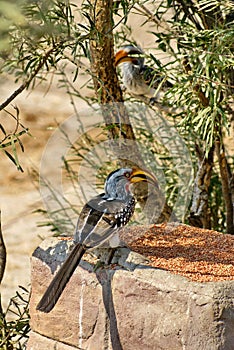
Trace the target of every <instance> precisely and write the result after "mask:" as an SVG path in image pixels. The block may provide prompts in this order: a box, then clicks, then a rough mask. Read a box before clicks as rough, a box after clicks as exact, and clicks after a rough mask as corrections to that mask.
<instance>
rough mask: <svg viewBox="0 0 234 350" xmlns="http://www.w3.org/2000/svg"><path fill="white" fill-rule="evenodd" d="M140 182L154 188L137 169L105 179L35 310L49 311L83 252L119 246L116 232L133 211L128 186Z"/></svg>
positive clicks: (149, 178)
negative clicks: (65, 257)
mask: <svg viewBox="0 0 234 350" xmlns="http://www.w3.org/2000/svg"><path fill="white" fill-rule="evenodd" d="M140 181H146V182H148V183H151V184H153V185H154V186H158V183H157V180H156V178H155V177H154V176H153V175H152V174H151V173H149V172H147V171H145V170H142V169H139V168H137V169H136V168H135V169H132V168H129V169H128V168H121V169H118V170H115V171H113V172H112V173H110V174H109V175H108V177H107V179H106V182H105V188H104V190H105V192H104V193H102V194H100V195H98V196H96V197H94V198H92V199H91V200H89V201H88V202H87V203H86V204H85V206H84V207H83V209H82V211H81V213H80V216H79V219H78V222H77V227H76V232H75V239H74V242H75V246H74V248H73V249H72V251H71V253H70V255H69V256H68V257H67V259H66V260H65V262H64V263H63V265H62V266H61V267H60V269H59V271H58V272H57V274H56V275H55V276H54V278H53V280H52V281H51V283H50V285H49V286H48V288H47V290H46V291H45V293H44V295H43V297H42V299H41V300H40V302H39V304H38V305H37V310H40V311H43V312H50V311H51V310H52V309H53V307H54V306H55V304H56V303H57V301H58V299H59V297H60V295H61V294H62V292H63V290H64V288H65V287H66V285H67V283H68V281H69V280H70V278H71V276H72V274H73V272H74V271H75V269H76V267H77V266H78V264H79V262H80V260H81V258H82V256H83V255H84V253H85V252H86V250H88V249H92V248H95V247H98V246H101V245H103V243H104V242H108V246H109V247H111V248H116V247H117V246H118V245H119V237H118V236H119V235H118V231H119V229H120V228H121V227H123V226H125V225H126V224H127V223H128V221H129V220H130V218H131V217H132V215H133V213H134V209H135V199H134V196H133V194H132V192H131V184H134V183H137V182H140Z"/></svg>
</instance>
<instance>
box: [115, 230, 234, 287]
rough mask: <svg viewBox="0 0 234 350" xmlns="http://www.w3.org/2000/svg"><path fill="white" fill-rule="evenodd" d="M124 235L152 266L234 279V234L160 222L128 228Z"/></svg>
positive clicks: (195, 275)
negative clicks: (158, 223)
mask: <svg viewBox="0 0 234 350" xmlns="http://www.w3.org/2000/svg"><path fill="white" fill-rule="evenodd" d="M121 238H122V239H123V240H124V241H125V242H126V243H127V244H128V245H129V247H130V248H131V249H132V250H133V251H135V252H137V253H139V254H142V255H144V256H146V257H147V258H148V259H149V261H150V265H151V266H153V267H156V268H160V269H164V270H168V271H171V272H172V273H175V274H179V275H182V276H185V277H187V278H189V279H191V280H193V281H199V282H209V281H224V280H234V236H231V235H227V234H222V233H219V232H216V231H211V230H205V229H200V228H196V227H191V226H187V225H178V224H177V225H176V224H161V225H151V226H132V227H130V228H129V227H128V228H125V229H124V230H123V232H122V234H121Z"/></svg>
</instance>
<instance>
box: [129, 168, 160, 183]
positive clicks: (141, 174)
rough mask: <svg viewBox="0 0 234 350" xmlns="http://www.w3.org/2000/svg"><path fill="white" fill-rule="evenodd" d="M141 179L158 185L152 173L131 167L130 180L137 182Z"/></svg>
mask: <svg viewBox="0 0 234 350" xmlns="http://www.w3.org/2000/svg"><path fill="white" fill-rule="evenodd" d="M141 181H145V182H149V183H151V184H152V185H154V186H158V181H157V179H156V177H155V176H154V175H153V174H151V173H150V172H148V171H146V170H142V169H140V168H135V169H133V171H132V174H131V177H130V182H131V183H137V182H141Z"/></svg>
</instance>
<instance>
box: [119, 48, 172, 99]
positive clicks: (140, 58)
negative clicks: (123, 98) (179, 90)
mask: <svg viewBox="0 0 234 350" xmlns="http://www.w3.org/2000/svg"><path fill="white" fill-rule="evenodd" d="M118 65H121V71H122V78H123V84H124V86H125V88H126V89H127V91H128V92H129V93H130V94H132V95H135V96H145V97H148V98H150V99H155V100H158V99H159V98H160V90H161V89H165V88H170V87H172V86H173V85H172V84H171V83H170V82H169V81H168V80H166V79H165V77H163V76H162V75H161V74H160V73H159V72H158V71H155V70H154V69H152V68H150V67H149V66H146V65H145V64H144V52H143V51H142V50H141V49H140V48H139V47H136V46H133V45H126V46H123V47H122V48H121V49H120V50H119V51H118V52H117V53H116V55H115V66H116V67H117V66H118Z"/></svg>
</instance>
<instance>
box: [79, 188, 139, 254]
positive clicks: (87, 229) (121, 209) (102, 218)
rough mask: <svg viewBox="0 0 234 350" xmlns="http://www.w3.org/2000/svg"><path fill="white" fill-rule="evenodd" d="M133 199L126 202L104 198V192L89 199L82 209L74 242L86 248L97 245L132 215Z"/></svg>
mask: <svg viewBox="0 0 234 350" xmlns="http://www.w3.org/2000/svg"><path fill="white" fill-rule="evenodd" d="M134 208H135V200H134V198H133V197H130V198H129V200H128V201H127V202H123V201H121V200H117V199H113V200H112V199H110V198H108V199H106V198H105V195H104V194H101V195H99V196H97V197H94V198H93V199H91V200H90V201H89V202H88V203H87V204H86V205H85V206H84V208H83V209H82V211H81V213H80V216H79V219H78V223H77V228H76V233H75V243H80V244H82V245H84V246H85V247H87V248H93V247H97V246H99V245H102V244H103V243H104V242H105V241H107V240H108V239H109V238H111V237H112V236H113V235H114V234H115V233H116V231H118V229H119V228H120V227H122V226H124V225H126V224H127V223H128V221H129V220H130V218H131V216H132V215H133V212H134Z"/></svg>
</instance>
